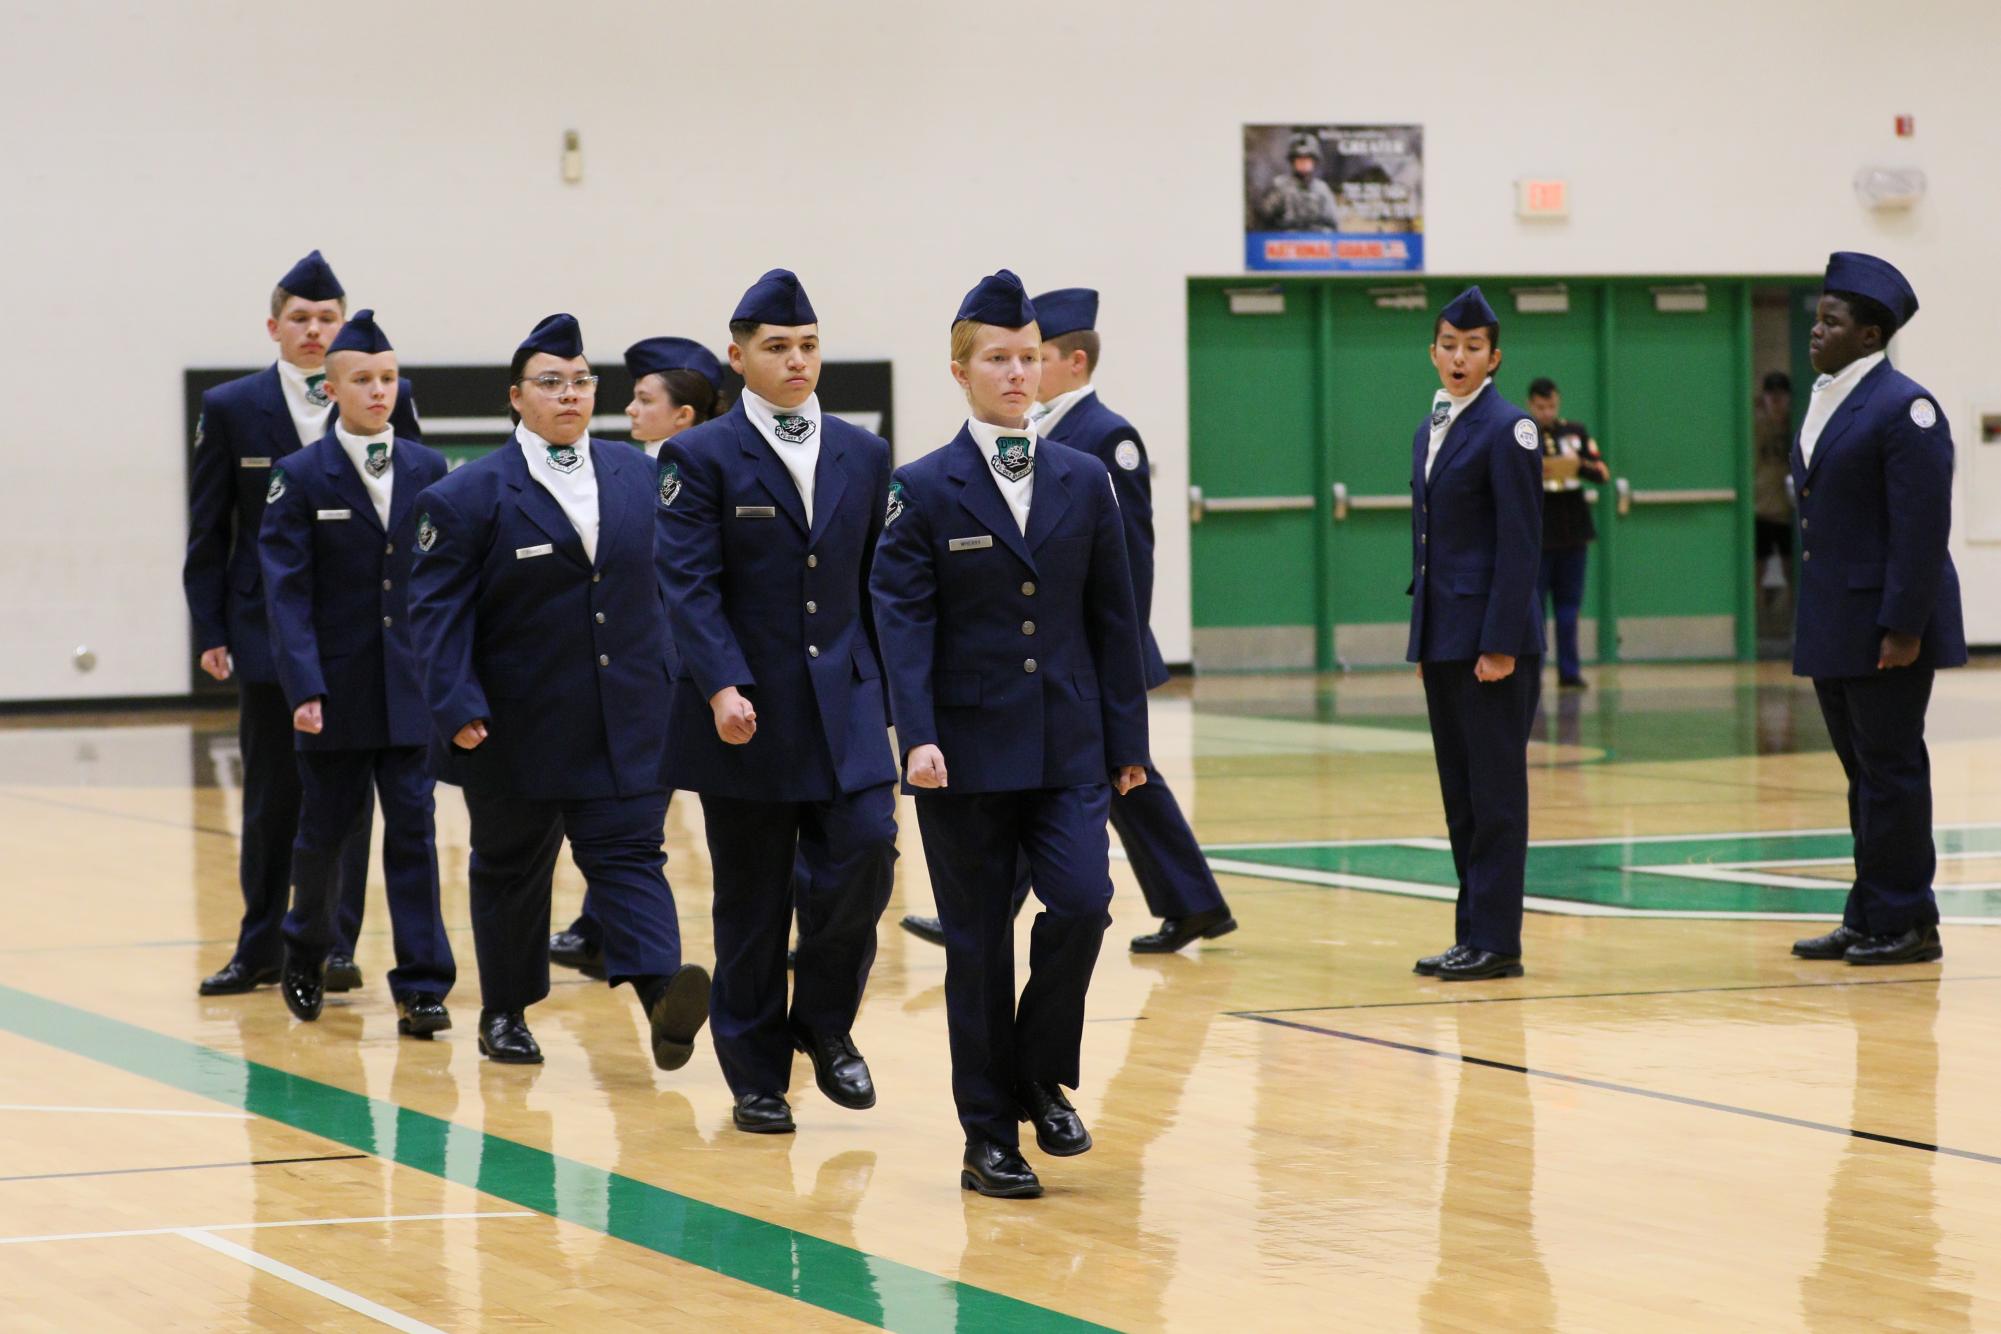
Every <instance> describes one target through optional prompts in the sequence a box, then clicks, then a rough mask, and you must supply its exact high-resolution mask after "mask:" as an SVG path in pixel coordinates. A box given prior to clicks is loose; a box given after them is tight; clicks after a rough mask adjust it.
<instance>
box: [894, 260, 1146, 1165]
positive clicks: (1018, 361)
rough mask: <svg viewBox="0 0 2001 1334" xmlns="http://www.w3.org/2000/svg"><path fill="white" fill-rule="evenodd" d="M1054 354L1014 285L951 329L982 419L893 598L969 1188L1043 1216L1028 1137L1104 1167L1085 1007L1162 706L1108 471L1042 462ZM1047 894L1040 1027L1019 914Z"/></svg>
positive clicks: (943, 469) (897, 659) (906, 484)
mask: <svg viewBox="0 0 2001 1334" xmlns="http://www.w3.org/2000/svg"><path fill="white" fill-rule="evenodd" d="M1041 351H1042V334H1041V332H1040V331H1039V329H1038V328H1037V327H1036V323H1035V308H1034V306H1033V304H1032V303H1031V302H1030V301H1029V299H1028V293H1027V292H1025V291H1023V290H1022V286H1021V282H1020V280H1019V279H1017V278H1016V277H1015V276H1014V275H1013V274H1012V273H1009V272H1008V271H1007V270H1005V269H1003V270H1001V271H1000V272H999V273H996V274H994V275H992V276H991V277H988V278H984V279H982V280H981V281H980V283H979V284H978V286H976V287H974V288H973V290H972V291H971V292H969V293H967V295H966V299H965V301H964V302H963V303H962V304H961V305H960V307H959V313H958V315H957V317H956V318H955V319H954V321H953V324H952V375H953V378H954V379H955V380H957V381H958V383H959V385H960V387H961V388H962V389H963V390H964V391H965V393H966V400H967V403H968V405H969V407H970V409H971V416H970V418H969V419H968V420H967V422H966V425H965V426H964V427H963V428H962V429H961V430H960V431H959V434H958V435H957V436H956V437H955V438H954V439H953V440H952V441H951V442H950V443H949V444H947V445H945V446H944V447H943V448H942V449H937V450H933V451H932V452H931V453H929V454H926V455H925V456H924V457H923V458H921V459H918V460H917V461H916V462H914V463H909V464H906V465H904V466H903V467H902V468H899V469H898V470H897V471H896V475H895V480H893V481H892V482H891V483H890V489H889V509H888V514H887V516H886V518H887V527H886V528H885V529H884V531H883V539H882V545H881V548H880V549H879V550H878V551H877V552H876V560H875V572H874V575H873V576H872V578H871V582H870V587H871V590H872V592H873V594H874V597H875V614H876V625H877V627H878V628H879V630H880V632H881V635H882V645H883V658H884V663H885V666H886V667H887V669H888V674H889V686H890V702H891V712H892V715H893V717H894V720H895V723H896V731H897V740H898V744H899V745H901V746H902V747H903V752H904V754H903V762H904V784H905V790H906V791H908V792H910V793H912V794H914V795H915V796H916V798H917V822H918V828H919V830H920V832H921V833H922V835H923V839H924V855H925V857H926V859H927V861H928V862H929V864H930V871H931V884H932V891H933V894H934V896H935V897H936V899H937V902H938V913H939V916H940V917H941V918H942V919H943V921H944V924H945V1001H946V1007H947V1020H948V1024H949V1027H950V1030H951V1040H952V1095H953V1099H954V1101H955V1102H956V1103H957V1105H958V1111H959V1121H960V1124H961V1125H962V1126H963V1127H964V1128H965V1133H966V1156H965V1161H964V1166H963V1168H962V1170H961V1173H960V1184H961V1185H962V1186H964V1187H965V1188H966V1189H968V1190H977V1191H980V1192H981V1193H982V1194H988V1195H1003V1196H1030V1195H1039V1194H1041V1192H1042V1185H1041V1183H1040V1182H1039V1181H1038V1180H1037V1179H1036V1176H1035V1173H1034V1171H1033V1170H1032V1169H1031V1168H1030V1167H1029V1165H1028V1164H1027V1162H1025V1161H1024V1160H1023V1158H1022V1156H1021V1153H1020V1149H1019V1143H1020V1132H1019V1128H1018V1123H1019V1122H1021V1121H1033V1122H1034V1123H1035V1138H1036V1143H1037V1144H1038V1145H1040V1146H1041V1148H1042V1149H1043V1151H1044V1152H1046V1153H1050V1154H1055V1155H1058V1156H1067V1155H1070V1154H1077V1153H1082V1152H1084V1151H1085V1150H1086V1149H1088V1148H1090V1147H1091V1136H1090V1133H1089V1132H1088V1131H1087V1130H1086V1129H1085V1128H1084V1123H1083V1120H1082V1118H1080V1117H1079V1116H1078V1115H1077V1111H1076V1109H1075V1108H1074V1107H1072V1106H1071V1104H1070V1101H1069V1099H1068V1098H1067V1097H1066V1096H1065V1095H1064V1092H1063V1089H1064V1086H1066V1085H1067V1086H1069V1087H1071V1088H1075V1087H1077V1085H1078V1082H1079V1070H1078V1049H1079V1047H1080V1045H1081V1044H1082V1040H1083V1026H1084V997H1085V992H1086V990H1087V989H1088V988H1089V986H1090V982H1091V970H1092V968H1093V967H1094V966H1095V965H1096V963H1097V958H1098V948H1099V946H1100V944H1101V943H1102V942H1103V940H1104V935H1105V928H1106V927H1107V926H1109V925H1110V924H1111V918H1110V916H1109V915H1108V913H1107V912H1106V908H1107V905H1109V904H1110V902H1111V898H1112V878H1111V854H1110V848H1109V845H1108V840H1107V838H1106V835H1105V822H1106V820H1107V819H1108V818H1109V816H1108V814H1107V808H1108V806H1109V805H1110V803H1111V802H1112V801H1113V800H1115V798H1114V797H1113V795H1112V793H1113V790H1114V788H1116V789H1117V791H1118V793H1119V794H1120V796H1119V797H1118V798H1116V799H1117V800H1123V799H1124V794H1125V793H1127V792H1129V791H1131V790H1132V789H1134V788H1137V787H1139V786H1140V785H1141V784H1143V783H1145V782H1146V766H1147V733H1146V683H1145V677H1144V672H1143V670H1142V666H1141V657H1140V639H1139V625H1138V622H1137V620H1136V618H1135V614H1134V611H1133V585H1132V574H1131V571H1130V570H1129V569H1128V567H1127V564H1126V552H1125V538H1124V536H1123V534H1122V532H1121V523H1120V519H1119V512H1118V501H1117V499H1116V497H1115V496H1114V494H1113V490H1112V481H1111V478H1110V476H1108V475H1107V473H1106V470H1105V465H1104V464H1102V463H1100V462H1098V460H1097V459H1095V458H1092V457H1091V456H1090V455H1088V454H1084V453H1081V452H1079V451H1077V450H1074V449H1071V448H1069V447H1068V446H1065V445H1059V444H1056V443H1055V442H1053V441H1048V440H1042V441H1038V440H1037V439H1036V431H1035V428H1034V426H1033V425H1031V424H1030V423H1029V419H1028V416H1029V411H1030V409H1031V408H1033V407H1034V405H1035V394H1036V389H1037V387H1038V385H1039V382H1040V379H1041V369H1042V367H1041ZM1024 850H1025V851H1026V852H1027V855H1028V860H1029V864H1030V868H1031V875H1032V879H1033V883H1034V886H1035V893H1036V895H1037V897H1039V898H1040V899H1041V900H1042V902H1043V904H1044V907H1045V911H1043V912H1042V913H1040V914H1039V915H1038V916H1037V917H1036V919H1035V925H1034V928H1033V931H1032V934H1031V941H1032V943H1031V945H1030V952H1029V979H1028V985H1027V987H1026V988H1025V989H1024V990H1023V991H1022V993H1021V997H1020V1002H1019V1004H1018V1005H1017V1003H1016V999H1015V990H1014V932H1013V929H1012V926H1011V918H1010V908H1011V900H1012V895H1013V890H1014V881H1015V863H1016V858H1017V856H1018V855H1019V853H1020V852H1022V851H1024Z"/></svg>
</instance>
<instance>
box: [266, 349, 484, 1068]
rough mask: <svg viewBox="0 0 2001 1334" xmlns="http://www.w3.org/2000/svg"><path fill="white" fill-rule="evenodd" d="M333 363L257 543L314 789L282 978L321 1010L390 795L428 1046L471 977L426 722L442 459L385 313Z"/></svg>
mask: <svg viewBox="0 0 2001 1334" xmlns="http://www.w3.org/2000/svg"><path fill="white" fill-rule="evenodd" d="M326 365H327V382H326V387H327V390H328V392H329V393H330V394H331V395H332V397H333V399H334V402H335V404H336V405H337V409H336V413H335V420H334V429H333V430H332V431H330V432H329V433H328V434H327V436H326V438H325V439H323V440H320V441H319V442H318V443H316V444H313V445H310V446H308V447H307V448H305V449H303V450H301V451H300V452H299V453H297V454H294V455H292V456H291V457H289V458H287V459H286V460H285V462H284V463H282V464H280V465H279V466H277V467H275V468H273V469H272V470H271V485H270V488H269V494H268V496H267V499H266V504H265V508H264V532H263V537H262V542H261V552H262V555H263V565H264V589H265V607H266V610H267V612H268V613H269V616H270V622H271V649H272V654H273V656H274V657H275V658H276V660H277V667H278V682H279V684H280V685H281V686H282V687H283V689H284V691H285V698H286V701H287V702H288V703H289V704H290V705H291V706H292V725H293V727H294V728H295V729H297V730H296V735H297V737H298V747H299V775H300V780H301V784H302V787H303V791H304V798H303V801H302V803H301V806H300V811H299V836H298V841H297V842H296V843H295V844H294V845H293V848H292V876H293V884H294V886H295V894H294V898H293V902H292V911H291V912H290V913H289V914H287V916H286V918H285V922H284V936H285V972H284V977H283V978H282V979H281V981H280V984H279V985H280V990H281V991H282V992H283V993H284V998H285V1004H286V1006H287V1008H289V1009H290V1010H291V1011H292V1013H293V1014H294V1015H295V1016H297V1017H298V1018H300V1019H305V1020H312V1019H317V1018H319V1015H320V1004H321V1000H322V990H323V988H324V985H325V977H324V969H325V964H326V957H327V952H328V951H329V950H330V949H332V948H333V947H334V944H335V938H334V911H335V907H336V905H337V903H338V901H339V900H338V895H337V887H338V884H339V879H340V867H339V857H340V851H341V848H342V845H343V844H344V843H345V842H346V841H347V840H348V839H350V838H351V837H353V832H354V830H355V827H356V826H357V825H359V824H360V823H361V822H362V821H363V820H365V819H366V818H367V817H368V798H369V794H370V793H371V792H374V793H378V794H379V795H380V798H381V801H382V821H383V833H382V874H383V879H384V881H385V882H386V884H387V887H388V899H389V917H390V922H391V926H392V932H393V936H394V939H395V946H396V966H395V967H394V968H392V969H391V970H390V971H389V991H390V994H391V995H392V996H393V997H395V1000H396V1009H397V1021H396V1025H397V1029H398V1031H400V1032H402V1033H404V1034H406V1035H409V1036H415V1037H429V1036H431V1035H432V1034H433V1033H437V1032H440V1031H442V1030H444V1029H447V1028H450V1027H451V1025H452V1021H451V1016H450V1015H448V1014H447V1013H446V1012H445V1006H444V998H445V996H446V994H447V993H449V992H450V991H451V989H452V981H453V979H454V978H455V977H456V976H457V971H456V969H455V968H454V966H453V963H452V946H451V941H450V940H449V939H448V938H447V937H446V935H445V923H444V917H443V915H442V913H441V912H440V910H439V907H438V850H437V841H436V827H435V823H434V819H433V817H434V814H435V811H436V806H435V804H434V802H433V800H432V795H431V794H432V787H433V786H434V782H435V780H434V779H433V777H432V773H431V756H430V751H429V743H430V739H431V726H430V714H429V711H428V710H427V709H426V708H425V707H424V692H423V687H422V686H421V684H420V683H419V681H418V678H417V660H416V655H415V653H414V652H413V650H412V649H411V647H410V617H409V614H408V602H409V585H410V560H411V556H412V554H413V552H414V549H415V546H416V538H417V493H418V492H419V491H421V490H423V489H424V488H425V487H427V486H429V485H430V484H431V483H432V482H435V481H437V480H438V479H439V478H440V477H443V476H444V475H445V472H446V465H445V457H444V455H442V454H440V453H438V452H437V451H436V450H434V449H426V448H425V447H424V446H422V445H420V444H418V443H417V442H416V441H414V440H407V439H406V440H398V439H397V438H396V434H395V428H394V427H393V426H392V425H391V423H390V414H391V411H392V410H393V408H394V406H395V403H396V386H397V373H396V370H397V368H396V352H395V349H394V348H392V347H391V346H390V344H389V339H388V337H387V336H385V335H384V334H383V332H382V330H381V328H380V327H379V326H377V325H376V323H375V319H374V312H373V311H368V310H364V311H361V312H360V313H358V314H357V315H356V316H355V317H354V318H353V319H351V320H349V321H348V322H347V323H346V324H345V325H343V326H342V327H341V331H340V333H339V334H337V335H335V337H334V340H333V343H332V344H331V345H330V346H329V347H328V348H327V360H326Z"/></svg>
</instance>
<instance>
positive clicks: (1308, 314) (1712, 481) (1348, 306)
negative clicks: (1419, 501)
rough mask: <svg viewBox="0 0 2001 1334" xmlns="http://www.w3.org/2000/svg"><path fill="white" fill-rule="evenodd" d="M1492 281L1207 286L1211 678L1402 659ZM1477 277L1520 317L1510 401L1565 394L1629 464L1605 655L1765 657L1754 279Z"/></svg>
mask: <svg viewBox="0 0 2001 1334" xmlns="http://www.w3.org/2000/svg"><path fill="white" fill-rule="evenodd" d="M1470 281H1476V280H1472V279H1464V278H1424V279H1421V280H1408V279H1407V280H1402V281H1398V280H1394V279H1384V278H1382V277H1374V278H1359V279H1355V278H1301V279H1288V280H1281V281H1279V282H1277V283H1259V282H1256V281H1255V280H1245V279H1207V278H1198V279H1191V280H1189V284H1188V339H1189V452H1190V458H1189V475H1190V480H1191V483H1192V485H1191V488H1190V496H1189V503H1190V517H1191V519H1192V520H1193V521H1194V522H1193V526H1192V532H1191V536H1192V543H1191V545H1192V565H1193V570H1192V573H1193V580H1192V593H1193V607H1192V611H1193V622H1194V658H1195V665H1196V668H1197V670H1249V669H1269V668H1320V669H1323V670H1324V669H1327V668H1333V667H1361V666H1375V665H1385V664H1389V663H1395V662H1401V661H1402V659H1403V653H1404V643H1405V632H1406V626H1407V624H1408V618H1409V610H1410V603H1409V599H1408V597H1407V596H1406V595H1405V593H1404V589H1405V587H1406V586H1407V585H1408V584H1409V582H1410V500H1411V444H1412V437H1413V435H1414V433H1415V431H1416V428H1417V425H1418V423H1419V422H1420V421H1422V420H1423V419H1424V417H1425V415H1426V414H1427V412H1428V411H1429V410H1430V405H1431V396H1432V393H1433V391H1434V390H1435V389H1436V388H1437V385H1438V381H1437V378H1436V377H1435V376H1434V375H1433V373H1432V370H1431V366H1430V363H1429V361H1428V360H1427V358H1426V355H1425V350H1426V347H1427V346H1428V344H1429V343H1430V339H1431V322H1432V316H1433V313H1434V312H1435V311H1437V310H1438V309H1439V308H1440V307H1441V306H1442V305H1443V304H1444V303H1445V302H1446V301H1447V300H1449V299H1450V298H1451V296H1452V295H1453V294H1454V293H1456V292H1458V291H1459V290H1461V289H1462V288H1464V287H1465V286H1466V285H1467V283H1468V282H1470ZM1477 281H1480V282H1481V286H1482V288H1483V290H1484V291H1485V292H1486V294H1487V297H1488V299H1489V301H1491V302H1492V303H1493V305H1494V307H1495V310H1496V311H1497V312H1498V313H1499V314H1500V316H1501V321H1502V335H1503V336H1502V339H1501V352H1502V366H1501V370H1500V373H1499V375H1498V376H1497V377H1496V387H1497V388H1498V389H1499V390H1500V391H1501V392H1502V393H1503V394H1505V395H1506V396H1507V397H1509V398H1510V399H1512V400H1514V401H1515V402H1516V403H1518V404H1519V403H1521V402H1522V401H1523V399H1524V398H1525V397H1526V389H1527V385H1528V382H1529V381H1530V380H1532V379H1534V378H1536V377H1538V376H1548V377H1549V378H1550V379H1553V380H1555V381H1556V383H1557V384H1558V386H1559V387H1560V388H1561V390H1562V394H1563V415H1564V416H1565V417H1567V418H1569V419H1571V420H1573V421H1581V422H1583V423H1584V424H1585V425H1587V426H1588V427H1589V428H1590V429H1591V432H1592V434H1593V435H1594V436H1595V437H1596V438H1597V440H1598V442H1599V444H1600V446H1601V448H1603V450H1604V451H1605V454H1606V457H1607V460H1608V462H1609V463H1610V465H1611V470H1612V474H1613V478H1614V482H1613V484H1610V485H1607V486H1603V487H1599V488H1595V491H1592V494H1593V500H1594V504H1593V515H1594V518H1595V521H1596V524H1597V528H1598V532H1599V541H1598V542H1597V543H1596V544H1595V546H1594V547H1593V549H1592V556H1591V568H1590V577H1589V582H1588V583H1587V586H1586V591H1585V607H1584V625H1583V630H1582V635H1581V640H1582V646H1583V651H1584V655H1585V657H1586V658H1587V659H1593V658H1595V659H1598V660H1621V659H1623V660H1629V661H1631V660H1645V659H1668V658H1725V657H1747V658H1748V657H1750V656H1751V655H1752V652H1753V650H1754V648H1755V642H1754V629H1755V627H1754V625H1753V621H1752V616H1751V612H1752V603H1751V596H1752V584H1751V579H1750V577H1749V573H1748V572H1749V570H1750V568H1751V554H1750V541H1751V462H1750V461H1751V450H1750V433H1751V420H1750V405H1751V399H1752V395H1753V388H1754V387H1753V383H1752V374H1751V347H1750V328H1751V324H1750V320H1751V300H1750V297H1751V287H1752V284H1751V283H1750V282H1749V281H1746V280H1742V279H1699V280H1698V279H1687V278H1678V279H1672V280H1669V279H1652V280H1649V279H1639V278H1635V279H1575V278H1572V279H1535V280H1528V279H1521V278H1514V279H1486V280H1477ZM1779 281H1781V282H1786V281H1789V280H1779ZM1770 282H1771V280H1759V283H1760V285H1769V284H1770ZM1588 490H1591V489H1588Z"/></svg>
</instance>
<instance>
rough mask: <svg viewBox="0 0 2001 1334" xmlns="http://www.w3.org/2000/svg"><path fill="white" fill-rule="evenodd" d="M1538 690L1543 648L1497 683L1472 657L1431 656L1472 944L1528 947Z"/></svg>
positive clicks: (1466, 931) (1436, 723)
mask: <svg viewBox="0 0 2001 1334" xmlns="http://www.w3.org/2000/svg"><path fill="white" fill-rule="evenodd" d="M1541 697H1542V659H1541V658H1540V657H1539V656H1538V657H1520V658H1516V659H1515V670H1514V672H1513V674H1511V675H1509V676H1507V677H1505V678H1503V679H1502V680H1499V681H1480V680H1477V679H1476V678H1475V677H1474V675H1473V660H1472V659H1470V658H1469V659H1465V660H1463V661H1452V662H1426V663H1425V664H1424V703H1425V707H1426V709H1427V711H1428V712H1429V713H1430V715H1431V748H1432V752H1433V754H1434V756H1435V757H1436V759H1437V761H1438V786H1439V790H1440V793H1441V795H1443V797H1444V798H1445V828H1446V832H1447V833H1448V834H1449V835H1450V836H1451V839H1452V865H1453V869H1454V870H1456V871H1457V872H1458V875H1459V905H1458V911H1457V913H1456V924H1457V927H1458V932H1457V942H1458V943H1459V944H1461V945H1465V946H1467V947H1468V948H1470V949H1476V950H1488V951H1491V952H1493V953H1495V954H1508V955H1519V954H1520V953H1521V952H1522V894H1523V881H1524V879H1525V876H1526V872H1527V861H1528V847H1529V766H1528V741H1529V727H1530V725H1531V724H1532V723H1533V722H1534V721H1535V711H1536V704H1537V702H1538V701H1539V700H1540V699H1541Z"/></svg>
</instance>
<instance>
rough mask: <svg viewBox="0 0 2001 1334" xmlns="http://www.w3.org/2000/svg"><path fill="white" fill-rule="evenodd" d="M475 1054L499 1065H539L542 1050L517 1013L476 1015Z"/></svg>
mask: <svg viewBox="0 0 2001 1334" xmlns="http://www.w3.org/2000/svg"><path fill="white" fill-rule="evenodd" d="M479 1054H480V1055H481V1056H484V1057H486V1059H488V1060H489V1061H498V1062H500V1063H501V1064H502V1065H540V1064H542V1048H541V1047H539V1046H537V1045H536V1042H535V1035H534V1034H533V1033H530V1032H529V1031H528V1020H527V1018H526V1017H525V1016H523V1015H522V1013H521V1011H519V1010H481V1011H480V1012H479Z"/></svg>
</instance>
